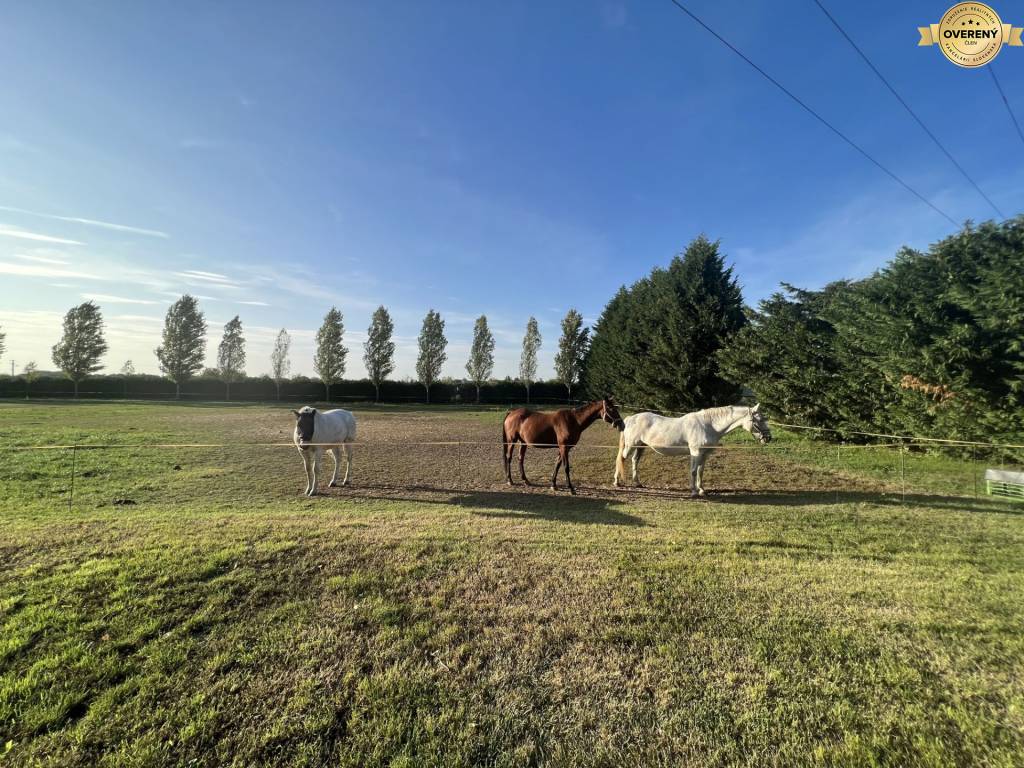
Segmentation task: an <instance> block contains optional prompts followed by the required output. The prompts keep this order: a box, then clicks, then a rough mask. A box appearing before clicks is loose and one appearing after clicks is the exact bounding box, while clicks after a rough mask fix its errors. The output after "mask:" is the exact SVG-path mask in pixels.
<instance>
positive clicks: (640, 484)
mask: <svg viewBox="0 0 1024 768" xmlns="http://www.w3.org/2000/svg"><path fill="white" fill-rule="evenodd" d="M633 487H634V488H643V487H644V484H643V483H636V484H635V485H634V486H633Z"/></svg>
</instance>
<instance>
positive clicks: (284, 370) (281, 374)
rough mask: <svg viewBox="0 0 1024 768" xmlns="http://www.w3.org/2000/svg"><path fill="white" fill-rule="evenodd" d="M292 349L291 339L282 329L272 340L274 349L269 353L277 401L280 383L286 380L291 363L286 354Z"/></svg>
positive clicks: (279, 393)
mask: <svg viewBox="0 0 1024 768" xmlns="http://www.w3.org/2000/svg"><path fill="white" fill-rule="evenodd" d="M291 348H292V337H291V336H289V335H288V331H286V330H285V329H284V328H282V329H281V330H280V331H278V332H277V338H276V339H274V349H273V350H272V351H271V353H270V377H271V378H272V379H273V380H274V387H275V388H276V389H277V399H278V400H280V399H281V382H282V381H284V380H285V379H287V378H288V373H289V372H290V370H291V367H292V362H291V359H290V358H289V357H288V353H289V351H290V350H291Z"/></svg>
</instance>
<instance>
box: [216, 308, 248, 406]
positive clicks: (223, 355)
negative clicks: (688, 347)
mask: <svg viewBox="0 0 1024 768" xmlns="http://www.w3.org/2000/svg"><path fill="white" fill-rule="evenodd" d="M217 368H219V369H220V377H221V380H222V381H223V382H224V387H225V392H224V399H226V400H230V399H231V382H232V381H239V380H240V379H241V378H242V377H243V376H245V337H244V336H242V321H241V320H239V319H238V315H235V316H234V317H233V318H232V319H231V320H229V321H228V322H227V324H226V325H225V326H224V337H223V338H222V339H221V342H220V347H218V349H217Z"/></svg>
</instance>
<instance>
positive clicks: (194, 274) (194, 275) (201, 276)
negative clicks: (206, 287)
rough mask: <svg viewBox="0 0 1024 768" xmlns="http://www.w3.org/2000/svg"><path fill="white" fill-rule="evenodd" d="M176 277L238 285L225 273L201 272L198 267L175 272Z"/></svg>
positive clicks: (226, 285) (232, 285)
mask: <svg viewBox="0 0 1024 768" xmlns="http://www.w3.org/2000/svg"><path fill="white" fill-rule="evenodd" d="M174 274H175V275H177V276H178V277H183V278H185V279H186V280H198V281H200V282H203V283H211V284H213V285H219V286H223V287H226V288H234V287H237V286H238V282H237V281H235V280H232V279H231V278H229V277H228V276H227V275H220V274H217V273H216V272H203V271H202V270H199V269H186V270H184V271H183V272H175V273H174Z"/></svg>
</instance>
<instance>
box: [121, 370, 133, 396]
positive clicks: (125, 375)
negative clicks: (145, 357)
mask: <svg viewBox="0 0 1024 768" xmlns="http://www.w3.org/2000/svg"><path fill="white" fill-rule="evenodd" d="M134 375H135V363H133V362H132V361H131V360H125V361H124V365H122V366H121V384H122V385H123V386H124V399H125V400H127V399H128V379H130V378H131V377H132V376H134Z"/></svg>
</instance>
